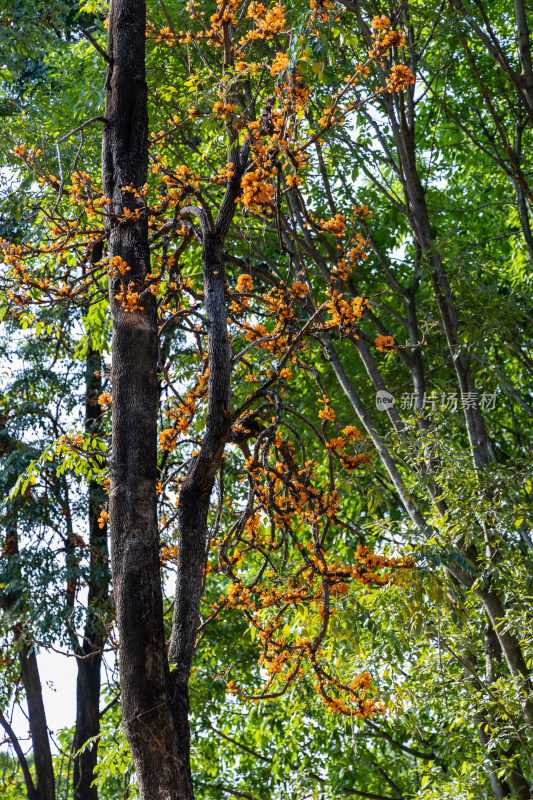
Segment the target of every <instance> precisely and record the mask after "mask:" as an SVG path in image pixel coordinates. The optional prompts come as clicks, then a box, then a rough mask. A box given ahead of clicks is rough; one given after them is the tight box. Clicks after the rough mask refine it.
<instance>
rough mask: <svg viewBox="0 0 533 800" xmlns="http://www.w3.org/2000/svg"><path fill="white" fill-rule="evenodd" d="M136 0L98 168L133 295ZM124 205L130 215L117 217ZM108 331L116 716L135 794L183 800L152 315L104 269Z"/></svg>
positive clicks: (137, 208) (121, 0)
mask: <svg viewBox="0 0 533 800" xmlns="http://www.w3.org/2000/svg"><path fill="white" fill-rule="evenodd" d="M145 27H146V6H145V2H144V0H112V2H111V8H110V15H109V34H108V54H109V57H110V65H109V69H108V75H107V80H106V110H105V117H106V124H105V126H104V136H103V143H102V177H103V188H104V192H105V195H106V197H108V198H110V205H109V206H108V211H109V212H111V213H112V214H113V215H114V216H113V217H108V218H107V220H108V221H107V231H106V233H107V240H108V247H109V253H110V255H111V256H120V257H121V258H122V259H123V260H124V261H125V262H127V264H128V267H129V271H128V272H127V283H129V282H131V289H132V291H135V292H137V293H138V294H139V296H140V295H142V294H143V292H144V290H145V289H146V288H147V284H146V281H145V277H146V274H147V273H148V272H149V270H150V254H149V245H148V220H147V217H146V214H145V210H144V204H143V202H142V201H141V200H140V199H139V198H136V197H135V196H134V195H133V194H132V193H130V192H127V191H123V187H126V186H133V187H135V188H136V189H141V188H142V187H143V186H144V184H145V183H146V178H147V170H148V110H147V88H146V75H145ZM125 208H129V209H130V210H131V211H132V212H133V214H134V216H133V218H131V217H130V218H129V219H126V218H124V216H123V211H124V209H125ZM109 290H110V303H111V313H112V322H113V340H112V393H113V404H112V406H113V416H112V425H113V428H112V457H111V482H110V506H109V514H110V534H111V565H112V574H113V592H114V599H115V604H116V611H117V625H118V631H119V636H120V651H119V658H120V682H121V689H122V718H123V722H124V729H125V732H126V736H127V739H128V743H129V745H130V748H131V753H132V757H133V762H134V766H135V770H136V773H137V778H138V781H139V794H140V797H141V800H189V798H190V797H192V787H190V781H189V773H188V769H187V763H186V759H184V758H182V756H181V753H180V742H179V741H178V737H177V733H176V729H175V726H174V720H173V714H172V702H171V692H170V671H169V667H168V661H167V654H166V646H165V631H164V624H163V602H162V594H161V577H160V564H159V532H158V525H157V510H156V481H157V440H156V438H157V437H156V434H157V355H158V353H157V319H156V306H155V298H154V297H153V295H152V294H151V293H150V292H147V293H146V294H145V295H143V296H142V297H140V298H139V301H138V304H137V307H136V308H135V309H134V310H131V311H128V310H126V309H125V308H124V307H123V305H122V302H121V301H120V300H119V299H117V297H116V296H117V295H118V294H120V292H121V290H124V293H126V291H127V290H128V285H127V284H126V285H123V284H121V281H120V276H119V277H116V276H115V277H112V276H110V279H109Z"/></svg>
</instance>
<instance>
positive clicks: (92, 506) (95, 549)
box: [72, 344, 110, 800]
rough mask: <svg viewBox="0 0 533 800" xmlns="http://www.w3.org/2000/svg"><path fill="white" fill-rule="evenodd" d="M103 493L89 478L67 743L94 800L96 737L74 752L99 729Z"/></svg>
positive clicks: (81, 794)
mask: <svg viewBox="0 0 533 800" xmlns="http://www.w3.org/2000/svg"><path fill="white" fill-rule="evenodd" d="M100 368H101V359H100V354H99V353H98V351H96V350H94V349H93V348H92V347H91V345H90V344H89V345H88V347H87V358H86V377H85V387H86V399H85V429H86V431H87V432H91V433H96V432H97V431H98V426H99V419H100V416H101V409H100V406H99V404H98V396H99V394H100V393H101V391H102V381H101V378H100ZM104 499H105V496H104V493H103V491H102V489H101V488H100V486H98V484H97V483H96V481H91V482H90V483H89V493H88V500H89V503H88V505H89V509H88V511H89V514H88V517H89V554H90V555H89V559H90V561H89V579H88V583H89V592H88V597H87V619H86V623H85V630H84V637H83V642H82V644H81V647H80V648H79V652H78V662H77V663H78V675H77V680H76V728H75V731H74V740H73V743H72V747H73V749H74V752H75V756H74V770H73V788H74V800H97V798H98V789H97V787H96V786H93V785H92V784H93V783H94V779H95V777H96V776H95V774H94V768H95V766H96V762H97V756H98V743H97V742H93V743H92V744H91V745H90V746H89V747H86V748H85V749H84V750H83V752H82V753H79V754H78V751H79V750H80V748H81V747H83V745H84V744H85V743H86V742H87V741H88V740H89V739H92V738H94V737H95V736H98V734H99V732H100V672H101V666H102V653H101V650H102V647H103V645H104V642H105V640H106V630H105V626H104V624H103V616H104V615H105V614H106V612H107V606H108V599H107V597H108V592H109V577H110V576H109V570H108V566H107V526H106V525H105V526H104V527H103V528H100V526H99V524H98V517H99V514H100V506H101V505H102V503H103V502H104Z"/></svg>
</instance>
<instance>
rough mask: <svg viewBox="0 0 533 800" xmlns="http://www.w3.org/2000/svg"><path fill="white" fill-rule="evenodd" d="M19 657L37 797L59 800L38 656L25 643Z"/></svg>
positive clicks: (44, 799) (42, 799)
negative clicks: (56, 796) (57, 798)
mask: <svg viewBox="0 0 533 800" xmlns="http://www.w3.org/2000/svg"><path fill="white" fill-rule="evenodd" d="M15 635H16V634H15ZM19 658H20V671H21V673H22V683H23V685H24V691H25V693H26V702H27V704H28V718H29V721H30V731H31V740H32V744H33V759H34V763H35V774H36V776H37V786H36V789H37V796H38V797H39V800H55V794H56V793H55V780H54V768H53V765H52V753H51V751H50V739H49V738H48V726H47V724H46V714H45V711H44V703H43V693H42V689H41V679H40V677H39V667H38V665H37V656H36V655H35V650H34V649H33V647H32V646H31V645H27V644H23V645H22V648H21V651H20V656H19Z"/></svg>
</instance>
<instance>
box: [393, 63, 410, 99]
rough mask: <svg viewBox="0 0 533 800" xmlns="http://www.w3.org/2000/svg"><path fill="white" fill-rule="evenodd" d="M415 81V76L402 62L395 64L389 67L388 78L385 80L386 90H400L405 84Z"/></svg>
mask: <svg viewBox="0 0 533 800" xmlns="http://www.w3.org/2000/svg"><path fill="white" fill-rule="evenodd" d="M414 82H415V76H414V75H413V73H412V72H411V70H410V69H409V67H406V66H405V65H404V64H396V66H394V67H393V68H392V69H391V73H390V76H389V80H388V81H387V91H388V92H401V91H403V90H404V89H405V87H406V86H409V84H411V83H414Z"/></svg>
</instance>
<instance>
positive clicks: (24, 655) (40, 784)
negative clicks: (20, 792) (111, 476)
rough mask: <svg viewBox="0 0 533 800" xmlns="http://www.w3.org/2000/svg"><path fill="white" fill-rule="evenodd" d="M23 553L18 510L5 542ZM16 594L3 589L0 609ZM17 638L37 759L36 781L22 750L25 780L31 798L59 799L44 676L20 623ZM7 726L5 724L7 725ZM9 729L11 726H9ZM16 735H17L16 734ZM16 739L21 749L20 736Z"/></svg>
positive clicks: (10, 551)
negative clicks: (47, 722) (20, 544)
mask: <svg viewBox="0 0 533 800" xmlns="http://www.w3.org/2000/svg"><path fill="white" fill-rule="evenodd" d="M18 552H19V544H18V532H17V525H16V516H15V513H13V514H12V516H11V517H10V518H8V524H7V526H6V537H5V544H4V555H6V556H8V557H10V556H11V557H15V556H16V555H17V554H18ZM15 602H16V597H15V596H14V595H13V594H5V593H2V592H0V608H2V609H4V610H5V611H9V610H10V609H11V608H12V607H13V606H14V604H15ZM13 634H14V637H15V640H16V641H17V642H19V647H20V649H19V663H20V672H21V678H22V685H23V686H24V691H25V693H26V703H27V706H28V719H29V723H30V734H31V740H32V745H33V760H34V764H35V777H36V781H35V784H34V783H33V781H32V779H31V775H30V774H29V770H28V765H27V762H26V760H25V758H24V757H22V758H21V754H20V753H18V757H19V761H20V763H21V767H22V771H23V773H24V779H25V782H26V786H27V789H28V797H30V798H35V800H55V780H54V768H53V764H52V752H51V750H50V739H49V738H48V725H47V724H46V713H45V710H44V703H43V693H42V688H41V679H40V676H39V666H38V664H37V656H36V655H35V650H34V649H33V647H32V645H29V644H27V643H26V642H24V641H23V639H22V635H23V634H22V629H21V626H20V623H18V622H17V623H16V624H15V625H14V626H13ZM4 728H5V725H4ZM6 730H7V729H6ZM13 737H14V734H13ZM13 737H11V735H10V738H12V741H13V743H14V746H15V750H16V751H17V744H18V743H15V742H16V739H14V738H13Z"/></svg>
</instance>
